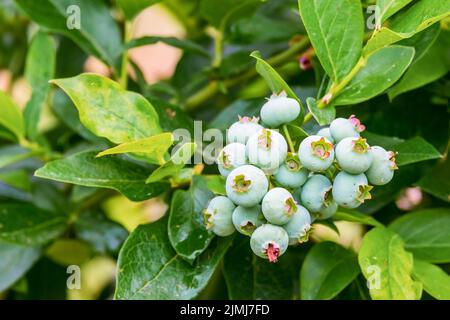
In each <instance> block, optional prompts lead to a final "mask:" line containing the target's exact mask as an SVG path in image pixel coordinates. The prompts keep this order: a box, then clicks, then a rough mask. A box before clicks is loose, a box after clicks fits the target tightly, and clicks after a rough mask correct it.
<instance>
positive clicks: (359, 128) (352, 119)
mask: <svg viewBox="0 0 450 320" xmlns="http://www.w3.org/2000/svg"><path fill="white" fill-rule="evenodd" d="M348 121H350V123H351V124H352V125H353V127H354V128H355V130H356V131H357V132H363V131H364V130H365V129H366V126H364V125H362V124H361V121H359V119H358V118H356V117H355V115H354V114H352V115H351V116H350V118H348Z"/></svg>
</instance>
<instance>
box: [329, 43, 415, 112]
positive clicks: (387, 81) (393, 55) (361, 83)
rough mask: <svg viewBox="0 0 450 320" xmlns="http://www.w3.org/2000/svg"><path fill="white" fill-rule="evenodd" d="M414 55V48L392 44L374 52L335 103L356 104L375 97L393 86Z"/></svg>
mask: <svg viewBox="0 0 450 320" xmlns="http://www.w3.org/2000/svg"><path fill="white" fill-rule="evenodd" d="M413 57H414V48H411V47H403V46H391V47H387V48H383V49H380V50H378V51H376V52H375V53H373V54H372V55H371V56H370V57H369V58H368V60H367V62H366V64H365V66H363V67H362V68H361V70H359V72H358V73H357V74H356V76H355V77H354V78H353V79H352V81H350V83H349V84H348V85H347V86H346V87H345V89H344V90H342V92H341V93H340V94H339V95H338V96H337V97H336V99H335V100H334V105H347V104H356V103H360V102H363V101H365V100H368V99H370V98H373V97H375V96H377V95H379V94H381V93H383V92H384V91H385V90H386V89H388V88H389V87H390V86H392V85H393V84H394V83H395V82H397V80H398V79H400V77H401V76H402V75H403V73H404V72H405V71H406V69H407V68H408V66H409V65H410V63H411V61H412V59H413Z"/></svg>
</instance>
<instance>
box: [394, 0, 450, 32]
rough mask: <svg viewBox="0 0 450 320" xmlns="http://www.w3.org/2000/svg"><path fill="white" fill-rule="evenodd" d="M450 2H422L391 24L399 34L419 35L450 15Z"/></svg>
mask: <svg viewBox="0 0 450 320" xmlns="http://www.w3.org/2000/svg"><path fill="white" fill-rule="evenodd" d="M449 8H450V0H440V1H434V0H420V1H416V2H415V3H414V4H413V5H412V6H411V7H409V8H408V9H407V10H405V11H402V12H401V13H399V14H398V15H396V16H395V17H394V18H393V19H392V20H391V22H390V24H389V26H390V28H391V29H392V30H394V31H395V32H399V33H412V32H414V33H417V32H420V31H422V30H424V29H426V28H428V27H430V26H431V25H432V24H434V23H436V22H438V21H440V20H442V19H444V18H445V17H448V16H449V15H450V10H449Z"/></svg>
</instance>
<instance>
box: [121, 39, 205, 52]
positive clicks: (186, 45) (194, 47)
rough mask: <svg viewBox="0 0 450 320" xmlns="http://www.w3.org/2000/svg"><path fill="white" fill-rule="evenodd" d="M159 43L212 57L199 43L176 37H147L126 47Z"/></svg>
mask: <svg viewBox="0 0 450 320" xmlns="http://www.w3.org/2000/svg"><path fill="white" fill-rule="evenodd" d="M158 42H162V43H165V44H168V45H169V46H172V47H175V48H179V49H182V50H185V51H190V52H193V53H196V54H200V55H203V56H205V57H210V55H209V52H208V51H207V50H205V49H204V48H203V47H202V46H201V45H198V44H197V43H195V42H193V41H190V40H187V39H178V38H174V37H156V36H146V37H141V38H136V39H133V40H131V41H130V42H128V43H127V44H126V45H125V48H126V49H131V48H136V47H142V46H148V45H152V44H156V43H158Z"/></svg>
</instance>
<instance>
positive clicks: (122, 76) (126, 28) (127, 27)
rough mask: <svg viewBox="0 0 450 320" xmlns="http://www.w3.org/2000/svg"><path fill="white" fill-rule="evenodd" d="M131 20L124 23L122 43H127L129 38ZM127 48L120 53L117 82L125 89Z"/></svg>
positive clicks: (126, 85)
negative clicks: (120, 59) (120, 61)
mask: <svg viewBox="0 0 450 320" xmlns="http://www.w3.org/2000/svg"><path fill="white" fill-rule="evenodd" d="M131 35H132V34H131V22H129V21H126V22H125V25H124V31H123V36H124V39H123V40H124V43H127V42H128V41H129V40H130V39H131ZM128 62H129V61H128V50H126V51H124V53H123V54H122V66H121V69H120V79H119V83H120V85H121V86H122V88H124V89H125V90H126V89H127V87H128Z"/></svg>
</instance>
